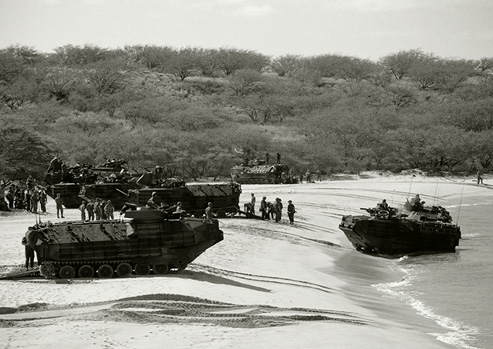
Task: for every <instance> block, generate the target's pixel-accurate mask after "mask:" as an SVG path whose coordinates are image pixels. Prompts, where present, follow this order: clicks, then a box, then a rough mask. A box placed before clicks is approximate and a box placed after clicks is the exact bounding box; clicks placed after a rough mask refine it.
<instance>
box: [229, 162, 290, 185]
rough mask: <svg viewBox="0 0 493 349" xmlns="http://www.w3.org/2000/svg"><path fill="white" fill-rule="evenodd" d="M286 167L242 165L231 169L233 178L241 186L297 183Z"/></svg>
mask: <svg viewBox="0 0 493 349" xmlns="http://www.w3.org/2000/svg"><path fill="white" fill-rule="evenodd" d="M288 173H289V168H288V167H287V166H286V165H279V164H277V165H240V166H234V167H233V168H232V169H231V177H232V179H233V180H234V181H236V182H238V183H240V184H281V183H285V184H287V183H296V181H295V180H293V178H290V177H289V175H288Z"/></svg>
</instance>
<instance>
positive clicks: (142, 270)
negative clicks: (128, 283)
mask: <svg viewBox="0 0 493 349" xmlns="http://www.w3.org/2000/svg"><path fill="white" fill-rule="evenodd" d="M150 271H151V267H149V264H136V265H135V273H136V274H137V275H147V274H149V272H150Z"/></svg>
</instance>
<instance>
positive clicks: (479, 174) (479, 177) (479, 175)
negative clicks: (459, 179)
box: [477, 170, 483, 185]
mask: <svg viewBox="0 0 493 349" xmlns="http://www.w3.org/2000/svg"><path fill="white" fill-rule="evenodd" d="M477 178H478V185H479V183H481V184H483V177H482V176H481V171H479V170H478V173H477Z"/></svg>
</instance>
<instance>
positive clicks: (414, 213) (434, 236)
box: [339, 202, 461, 256]
mask: <svg viewBox="0 0 493 349" xmlns="http://www.w3.org/2000/svg"><path fill="white" fill-rule="evenodd" d="M364 210H366V211H367V212H368V213H369V215H356V216H353V215H347V216H343V217H342V221H341V223H340V224H339V228H340V229H341V230H342V231H343V232H344V234H345V235H346V237H347V238H348V240H349V241H350V242H351V243H352V244H353V246H354V247H355V248H356V249H357V250H358V251H361V252H364V253H370V254H381V255H397V256H402V255H404V254H409V253H417V252H422V253H429V252H454V251H455V248H456V247H457V246H458V245H459V239H460V238H461V231H460V227H459V226H457V225H455V224H453V223H452V217H451V216H450V214H449V213H448V212H447V210H445V209H444V208H443V207H441V206H432V207H424V206H421V207H419V208H417V207H415V206H412V205H411V204H410V203H409V202H406V205H404V207H403V208H400V209H393V208H389V209H387V210H382V209H380V208H370V209H364Z"/></svg>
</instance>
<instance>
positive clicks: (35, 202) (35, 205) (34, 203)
mask: <svg viewBox="0 0 493 349" xmlns="http://www.w3.org/2000/svg"><path fill="white" fill-rule="evenodd" d="M38 202H39V198H38V192H37V190H36V189H33V191H32V194H31V212H32V213H38Z"/></svg>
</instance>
